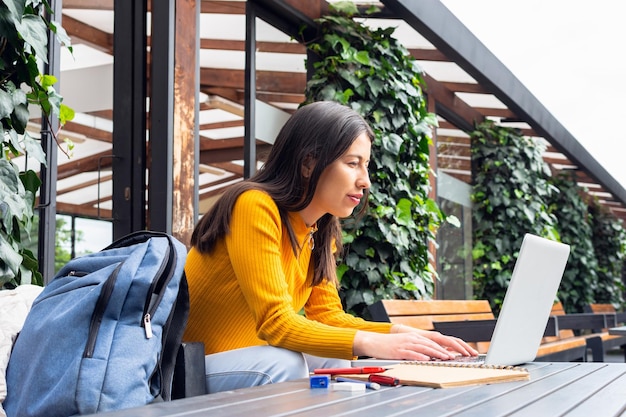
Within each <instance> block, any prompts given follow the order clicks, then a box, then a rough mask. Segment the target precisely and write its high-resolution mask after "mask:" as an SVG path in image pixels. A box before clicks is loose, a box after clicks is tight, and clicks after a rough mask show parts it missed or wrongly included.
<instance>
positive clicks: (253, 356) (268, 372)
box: [204, 346, 350, 393]
mask: <svg viewBox="0 0 626 417" xmlns="http://www.w3.org/2000/svg"><path fill="white" fill-rule="evenodd" d="M204 362H205V365H206V387H207V392H208V393H215V392H221V391H229V390H233V389H237V388H246V387H253V386H256V385H265V384H273V383H275V382H283V381H289V380H292V379H299V378H308V377H309V371H312V370H313V369H316V368H345V367H349V366H350V361H348V360H345V359H329V358H320V357H318V356H312V355H307V354H303V353H300V352H294V351H291V350H287V349H282V348H278V347H274V346H252V347H248V348H242V349H235V350H229V351H226V352H220V353H214V354H212V355H206V356H205V359H204Z"/></svg>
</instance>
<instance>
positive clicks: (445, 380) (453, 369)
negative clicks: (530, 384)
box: [346, 362, 530, 388]
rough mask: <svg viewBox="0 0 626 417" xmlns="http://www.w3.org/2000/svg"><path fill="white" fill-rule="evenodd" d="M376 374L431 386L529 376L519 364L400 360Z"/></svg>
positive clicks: (494, 381)
mask: <svg viewBox="0 0 626 417" xmlns="http://www.w3.org/2000/svg"><path fill="white" fill-rule="evenodd" d="M380 375H385V376H390V377H393V378H396V379H398V380H399V383H400V385H416V386H424V387H432V388H452V387H461V386H467V385H482V384H495V383H500V382H511V381H527V380H529V379H530V374H529V373H528V370H527V369H526V368H522V367H519V366H496V365H485V364H470V363H467V364H461V363H451V362H402V363H398V364H396V365H391V366H389V367H388V369H387V370H386V371H385V372H383V373H381V374H380ZM346 376H348V375H346ZM349 377H350V378H353V379H360V380H367V379H368V378H369V376H368V375H364V374H359V375H349Z"/></svg>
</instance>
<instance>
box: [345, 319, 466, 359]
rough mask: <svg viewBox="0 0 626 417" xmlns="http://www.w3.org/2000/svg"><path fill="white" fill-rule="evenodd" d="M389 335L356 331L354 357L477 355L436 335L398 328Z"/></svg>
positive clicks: (460, 342) (454, 339) (451, 339)
mask: <svg viewBox="0 0 626 417" xmlns="http://www.w3.org/2000/svg"><path fill="white" fill-rule="evenodd" d="M391 331H392V333H390V334H381V333H373V332H364V331H358V332H357V333H356V336H355V337H354V345H353V352H354V355H355V356H370V357H373V358H377V359H407V360H417V361H424V360H430V359H432V358H435V359H444V360H445V359H453V358H454V357H456V356H458V355H463V356H476V355H478V352H477V351H476V350H475V349H473V348H472V347H471V346H469V345H468V344H467V343H465V342H464V341H463V340H461V339H459V338H457V337H452V336H445V335H443V334H441V333H439V332H436V331H427V330H420V329H416V328H413V327H408V326H398V325H395V326H393V327H392V330H391Z"/></svg>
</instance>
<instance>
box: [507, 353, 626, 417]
mask: <svg viewBox="0 0 626 417" xmlns="http://www.w3.org/2000/svg"><path fill="white" fill-rule="evenodd" d="M602 365H603V366H601V367H600V368H598V369H597V370H596V371H593V372H589V373H587V374H586V375H584V376H582V377H581V378H580V379H577V380H574V381H572V382H571V383H570V384H567V385H565V386H563V387H561V388H559V389H556V390H554V391H553V392H551V393H550V394H549V395H546V396H545V397H543V398H541V399H539V400H537V401H535V402H533V403H532V404H530V405H528V406H527V407H524V408H523V409H522V410H520V411H519V412H518V413H516V414H515V416H516V417H517V416H518V415H519V416H520V417H522V416H528V417H540V416H554V415H563V414H566V413H568V412H569V411H571V410H575V409H577V408H578V407H580V405H581V404H582V403H583V402H587V403H588V404H587V406H586V408H588V409H589V408H591V409H594V410H596V411H597V410H599V409H602V415H603V416H608V415H613V414H614V413H615V412H616V411H618V410H615V409H613V410H609V409H608V408H609V407H610V406H612V405H615V404H619V402H616V401H614V399H615V398H616V397H613V400H609V399H607V398H606V396H605V398H600V397H598V396H596V394H597V393H598V392H599V391H600V392H601V391H602V390H603V388H605V387H607V386H609V385H611V384H612V383H613V382H614V381H615V380H616V379H620V378H623V377H625V376H626V367H619V368H617V367H614V366H606V365H605V364H602ZM580 368H584V369H585V370H588V369H589V368H588V367H586V366H584V367H580ZM624 393H626V384H622V394H624ZM622 398H624V396H622ZM605 401H606V403H605ZM620 406H621V407H623V405H620ZM590 415H593V414H592V413H589V414H587V416H590Z"/></svg>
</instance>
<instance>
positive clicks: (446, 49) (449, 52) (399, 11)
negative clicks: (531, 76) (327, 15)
mask: <svg viewBox="0 0 626 417" xmlns="http://www.w3.org/2000/svg"><path fill="white" fill-rule="evenodd" d="M382 3H383V4H384V5H385V6H387V7H389V8H390V9H392V10H393V11H394V12H395V14H396V15H398V16H399V17H400V18H402V19H403V20H404V21H406V22H407V23H408V24H410V25H411V26H412V27H413V28H414V29H415V30H417V31H418V32H419V33H420V34H422V36H424V37H425V38H426V39H427V40H428V41H429V42H430V43H432V44H433V45H434V46H435V47H436V48H437V49H439V50H440V51H441V52H443V53H444V54H445V55H446V56H447V57H449V58H450V59H452V60H453V61H455V62H456V63H457V64H458V65H459V66H460V67H461V68H463V70H465V71H466V72H467V73H468V74H469V75H471V76H472V77H473V78H474V79H475V80H476V81H478V82H479V83H481V84H483V85H485V86H488V87H489V89H490V90H493V91H495V95H496V97H498V99H499V100H500V101H502V102H503V103H504V104H506V105H507V106H508V107H509V108H510V109H511V110H513V111H514V112H515V113H516V114H518V115H520V116H522V117H524V118H525V119H527V120H528V123H529V124H530V125H531V126H532V127H533V129H535V131H536V132H537V133H538V134H540V135H542V136H544V137H545V138H547V139H549V140H550V142H551V143H552V144H553V145H554V146H555V147H556V148H557V149H558V150H559V151H560V152H562V153H563V154H565V155H566V156H567V157H568V158H569V159H570V160H571V161H572V162H574V163H576V164H578V165H579V166H581V167H585V168H586V169H587V170H588V172H589V174H590V175H591V176H592V177H594V178H595V179H596V180H597V181H598V182H600V183H601V184H602V185H603V186H604V187H606V189H607V190H609V191H610V192H611V193H613V194H614V195H615V197H616V198H617V199H619V200H620V201H622V202H623V203H626V189H624V188H623V187H622V186H621V185H620V184H619V183H618V182H617V181H616V180H615V179H614V178H613V177H612V176H611V175H610V174H609V173H608V172H607V171H606V169H604V167H603V166H602V165H600V164H599V163H598V162H597V161H596V160H595V159H594V158H593V157H592V156H591V154H589V152H588V151H587V150H586V149H585V148H584V147H583V146H582V145H581V144H580V143H579V142H578V141H577V140H576V139H575V138H574V136H572V134H571V133H570V132H568V131H567V129H565V127H564V126H563V125H561V123H559V121H558V120H556V119H555V118H554V116H552V114H551V113H550V112H549V111H548V110H547V109H546V108H545V106H544V105H543V104H541V103H540V102H539V100H537V98H536V97H535V96H533V95H532V94H531V93H530V91H528V89H527V88H526V87H525V86H524V85H523V84H522V83H521V82H520V81H519V80H518V79H517V78H516V77H515V76H514V75H513V74H512V73H511V71H509V69H508V68H506V67H505V66H504V64H502V62H500V61H499V60H498V59H497V58H496V57H495V55H493V53H491V51H489V50H488V49H487V48H486V47H485V46H484V45H483V44H482V43H481V42H480V41H479V40H478V39H477V38H476V36H474V34H472V33H471V32H470V31H469V29H467V28H466V27H465V26H464V25H463V24H462V23H461V21H459V20H458V19H457V18H456V17H455V16H454V15H453V14H452V13H451V12H450V11H449V10H448V9H447V8H446V7H445V6H444V5H443V4H442V3H441V2H440V1H439V0H420V1H414V0H382ZM459 127H461V128H464V127H463V126H459Z"/></svg>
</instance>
